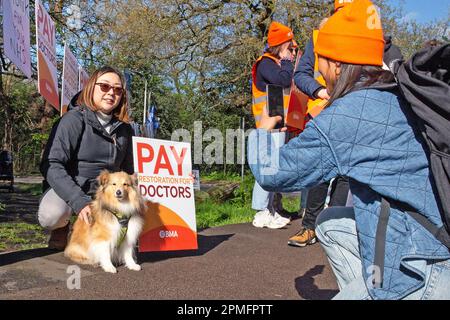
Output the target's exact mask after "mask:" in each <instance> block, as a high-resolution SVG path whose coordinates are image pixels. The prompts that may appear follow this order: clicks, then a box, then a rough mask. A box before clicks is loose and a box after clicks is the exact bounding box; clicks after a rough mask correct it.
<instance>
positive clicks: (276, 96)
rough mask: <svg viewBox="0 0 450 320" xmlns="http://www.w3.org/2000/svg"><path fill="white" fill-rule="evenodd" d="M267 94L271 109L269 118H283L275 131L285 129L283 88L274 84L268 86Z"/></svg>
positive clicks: (268, 104)
mask: <svg viewBox="0 0 450 320" xmlns="http://www.w3.org/2000/svg"><path fill="white" fill-rule="evenodd" d="M266 92H267V106H268V109H269V116H270V117H275V116H281V118H282V119H281V121H280V122H278V123H277V125H276V126H275V129H280V128H283V127H284V101H283V87H281V86H277V85H274V84H268V85H266Z"/></svg>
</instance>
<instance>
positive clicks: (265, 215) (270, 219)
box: [252, 209, 290, 229]
mask: <svg viewBox="0 0 450 320" xmlns="http://www.w3.org/2000/svg"><path fill="white" fill-rule="evenodd" d="M286 220H287V221H286ZM289 222H290V220H289V219H286V218H283V217H281V216H279V218H277V217H276V216H274V215H273V214H272V213H271V212H270V211H269V210H268V209H266V210H263V211H259V212H257V213H256V214H255V217H254V218H253V222H252V224H253V226H255V227H257V228H269V229H281V228H283V227H285V226H286V225H287V224H288V223H289Z"/></svg>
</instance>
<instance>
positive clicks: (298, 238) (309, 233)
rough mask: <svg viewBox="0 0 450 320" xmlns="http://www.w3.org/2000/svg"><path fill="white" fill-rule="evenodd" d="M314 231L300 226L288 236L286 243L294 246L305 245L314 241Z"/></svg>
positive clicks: (315, 239)
mask: <svg viewBox="0 0 450 320" xmlns="http://www.w3.org/2000/svg"><path fill="white" fill-rule="evenodd" d="M316 241H317V238H316V232H315V231H314V230H312V229H308V228H305V227H302V228H301V229H300V231H299V232H297V233H296V234H295V235H293V236H292V237H290V238H289V240H288V245H290V246H294V247H305V246H307V245H309V244H314V243H316Z"/></svg>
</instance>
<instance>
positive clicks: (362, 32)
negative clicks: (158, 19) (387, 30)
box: [314, 0, 384, 66]
mask: <svg viewBox="0 0 450 320" xmlns="http://www.w3.org/2000/svg"><path fill="white" fill-rule="evenodd" d="M314 49H315V52H316V53H317V54H318V55H321V56H323V57H326V58H329V59H333V60H336V61H340V62H346V63H351V64H361V65H374V66H382V65H383V51H384V38H383V29H382V27H381V20H380V16H379V14H378V8H377V7H376V6H375V5H374V4H373V3H372V2H370V1H369V0H354V2H353V3H350V4H348V5H346V6H345V7H344V8H343V9H342V10H339V11H338V12H336V13H335V14H334V15H332V16H331V17H330V18H329V19H328V21H327V22H326V23H325V25H324V26H323V27H322V29H320V31H319V36H318V38H317V43H316V45H315V48H314Z"/></svg>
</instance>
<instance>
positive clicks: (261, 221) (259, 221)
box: [252, 209, 270, 228]
mask: <svg viewBox="0 0 450 320" xmlns="http://www.w3.org/2000/svg"><path fill="white" fill-rule="evenodd" d="M269 220H270V211H269V210H267V209H265V210H262V211H258V212H257V213H256V214H255V217H254V218H253V222H252V224H253V226H255V227H257V228H264V227H265V226H266V225H267V224H268V223H269Z"/></svg>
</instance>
